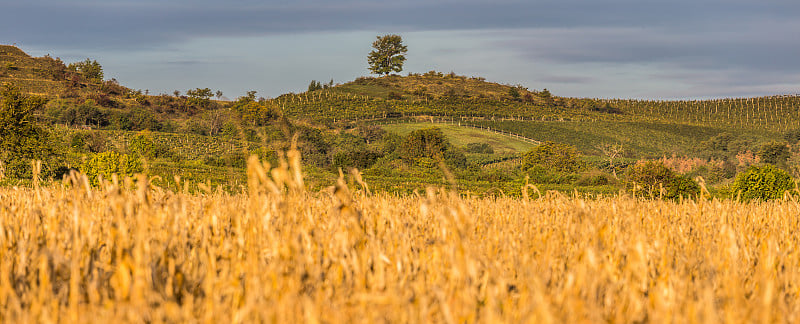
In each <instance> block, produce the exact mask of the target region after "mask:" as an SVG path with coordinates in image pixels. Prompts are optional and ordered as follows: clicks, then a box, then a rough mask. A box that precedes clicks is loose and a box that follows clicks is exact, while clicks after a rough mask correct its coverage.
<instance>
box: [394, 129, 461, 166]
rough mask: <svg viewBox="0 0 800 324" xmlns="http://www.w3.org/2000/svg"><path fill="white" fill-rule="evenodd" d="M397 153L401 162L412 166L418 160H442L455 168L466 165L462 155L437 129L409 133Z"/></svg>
mask: <svg viewBox="0 0 800 324" xmlns="http://www.w3.org/2000/svg"><path fill="white" fill-rule="evenodd" d="M399 153H400V157H401V158H402V159H403V160H405V161H406V162H410V163H412V164H416V162H417V161H420V158H428V159H434V160H436V159H444V161H445V162H446V163H447V164H449V165H451V166H455V167H463V166H466V164H467V158H466V157H465V156H464V153H461V152H460V151H458V150H456V149H455V147H453V145H452V144H450V142H449V141H448V140H447V138H445V136H444V133H442V130H441V129H439V128H426V129H420V130H415V131H413V132H411V133H409V134H408V135H406V137H405V138H403V141H402V142H401V143H400V147H399Z"/></svg>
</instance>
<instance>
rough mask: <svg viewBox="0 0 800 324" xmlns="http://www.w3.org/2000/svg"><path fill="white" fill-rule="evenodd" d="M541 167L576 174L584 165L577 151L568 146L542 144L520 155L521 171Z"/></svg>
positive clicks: (549, 143) (551, 143)
mask: <svg viewBox="0 0 800 324" xmlns="http://www.w3.org/2000/svg"><path fill="white" fill-rule="evenodd" d="M536 166H538V167H543V168H545V169H549V170H553V171H557V172H568V173H569V172H578V171H580V170H581V169H583V166H584V163H583V161H581V159H580V155H579V154H578V149H576V148H575V147H574V146H572V145H569V144H563V143H553V142H544V143H542V144H541V145H539V146H537V147H534V148H533V149H531V150H530V151H528V152H526V153H525V154H523V155H522V169H523V170H527V169H530V168H532V167H536Z"/></svg>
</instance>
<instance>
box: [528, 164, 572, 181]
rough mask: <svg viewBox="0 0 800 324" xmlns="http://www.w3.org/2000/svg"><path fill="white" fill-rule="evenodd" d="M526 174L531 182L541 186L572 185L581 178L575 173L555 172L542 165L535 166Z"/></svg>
mask: <svg viewBox="0 0 800 324" xmlns="http://www.w3.org/2000/svg"><path fill="white" fill-rule="evenodd" d="M525 173H526V174H527V175H528V176H529V177H530V181H531V182H533V183H539V184H571V183H573V182H575V181H577V180H578V177H579V176H578V175H577V174H575V173H570V172H560V171H555V170H552V169H548V168H546V167H544V166H541V165H534V166H532V167H530V168H528V169H526V171H525Z"/></svg>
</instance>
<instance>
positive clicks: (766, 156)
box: [758, 142, 790, 168]
mask: <svg viewBox="0 0 800 324" xmlns="http://www.w3.org/2000/svg"><path fill="white" fill-rule="evenodd" d="M789 155H790V152H789V146H787V145H786V144H785V143H780V142H771V143H767V144H764V145H762V146H761V148H759V150H758V156H759V157H760V158H761V162H764V163H768V164H772V165H775V166H777V167H779V168H781V167H783V168H785V167H786V161H787V160H788V159H789Z"/></svg>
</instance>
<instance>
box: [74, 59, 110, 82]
mask: <svg viewBox="0 0 800 324" xmlns="http://www.w3.org/2000/svg"><path fill="white" fill-rule="evenodd" d="M67 68H68V69H70V70H73V71H77V72H80V73H81V74H82V75H83V77H84V78H86V79H87V80H89V81H91V82H93V83H101V82H103V67H102V66H101V65H100V63H97V61H94V60H90V59H88V58H87V59H86V60H85V61H83V62H76V63H70V65H69V66H67Z"/></svg>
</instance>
